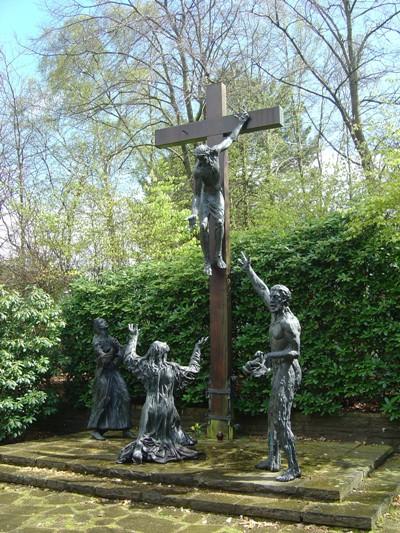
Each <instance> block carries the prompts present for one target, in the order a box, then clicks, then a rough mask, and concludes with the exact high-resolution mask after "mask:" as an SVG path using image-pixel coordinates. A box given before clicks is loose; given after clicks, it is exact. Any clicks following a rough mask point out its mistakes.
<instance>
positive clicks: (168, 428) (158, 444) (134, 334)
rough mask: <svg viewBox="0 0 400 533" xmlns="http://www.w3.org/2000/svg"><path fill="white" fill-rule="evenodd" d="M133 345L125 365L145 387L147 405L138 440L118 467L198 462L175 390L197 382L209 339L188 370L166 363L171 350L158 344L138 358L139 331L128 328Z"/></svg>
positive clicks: (126, 449)
mask: <svg viewBox="0 0 400 533" xmlns="http://www.w3.org/2000/svg"><path fill="white" fill-rule="evenodd" d="M129 331H130V334H131V338H130V341H129V343H128V345H127V347H126V351H125V364H126V366H127V368H128V369H129V370H130V371H131V372H133V373H134V374H135V375H136V376H137V377H138V378H139V380H140V381H141V382H142V383H143V385H144V387H145V389H146V401H145V403H144V405H143V408H142V413H141V416H140V425H139V433H138V435H137V438H136V440H134V441H133V442H131V443H130V444H128V445H127V446H125V447H124V448H123V449H122V450H121V452H120V454H119V458H118V463H142V462H145V461H147V462H155V463H162V464H164V463H167V462H169V461H180V460H182V459H197V458H198V457H200V453H199V452H198V451H197V450H194V449H190V448H188V446H193V445H194V444H196V441H195V440H194V439H193V438H192V437H190V435H187V434H186V433H185V432H184V431H183V429H182V427H181V422H180V417H179V414H178V411H177V410H176V407H175V402H174V389H175V388H183V387H184V386H185V385H186V384H188V383H190V382H191V381H193V380H194V378H195V376H196V374H197V373H198V372H199V370H200V357H201V347H202V346H203V344H204V343H205V342H206V341H207V338H202V339H200V340H199V341H198V342H197V343H196V344H195V347H194V350H193V353H192V356H191V358H190V362H189V365H188V366H181V365H179V364H178V363H172V362H169V361H167V354H168V352H169V346H168V344H166V343H165V342H159V341H155V342H153V343H152V345H151V346H150V348H149V349H148V351H147V353H146V354H145V355H144V356H143V357H140V356H138V355H137V354H136V345H137V339H138V336H139V330H138V328H137V326H132V324H130V325H129Z"/></svg>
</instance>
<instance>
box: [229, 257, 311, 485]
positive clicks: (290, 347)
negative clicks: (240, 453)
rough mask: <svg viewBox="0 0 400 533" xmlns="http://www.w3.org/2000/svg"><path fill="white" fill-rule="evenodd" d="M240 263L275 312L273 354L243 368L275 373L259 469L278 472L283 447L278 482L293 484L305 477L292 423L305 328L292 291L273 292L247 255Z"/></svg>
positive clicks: (261, 373) (277, 287)
mask: <svg viewBox="0 0 400 533" xmlns="http://www.w3.org/2000/svg"><path fill="white" fill-rule="evenodd" d="M239 262H240V265H241V267H242V268H243V270H244V271H245V272H246V273H247V274H248V276H249V278H250V281H251V283H252V285H253V287H254V290H255V291H256V293H257V294H258V295H259V296H260V297H261V299H262V300H263V302H264V303H265V305H266V306H267V308H268V309H269V311H270V312H271V323H270V327H269V335H270V343H271V351H270V352H267V353H263V352H257V353H256V354H255V357H254V359H252V360H251V361H248V362H247V363H246V364H245V365H244V367H243V371H244V372H245V373H246V374H247V375H251V376H254V377H259V376H264V375H265V374H266V373H267V372H272V384H271V395H270V399H269V406H268V458H267V459H266V460H264V461H261V462H259V463H258V464H257V465H256V468H259V469H262V470H270V471H271V472H278V471H279V470H280V468H281V461H280V448H282V449H283V451H284V452H285V455H286V457H287V461H288V468H287V470H285V471H284V472H283V473H282V474H281V475H280V476H278V477H277V478H276V480H277V481H292V480H293V479H296V478H298V477H300V476H301V472H300V468H299V465H298V463H297V458H296V450H295V438H294V435H293V433H292V428H291V423H290V415H291V410H292V404H293V398H294V394H295V392H296V390H297V389H298V388H299V386H300V383H301V369H300V365H299V361H298V358H299V355H300V331H301V328H300V324H299V321H298V320H297V318H296V317H295V316H294V314H293V313H292V311H291V310H290V308H289V301H290V298H291V293H290V290H289V289H288V288H287V287H285V286H284V285H274V286H273V287H272V288H271V290H270V289H269V288H268V287H267V285H266V284H265V283H264V282H263V281H262V280H261V279H260V278H259V277H258V276H257V274H256V273H255V272H254V270H253V269H252V267H251V263H250V259H248V258H247V257H246V256H245V255H244V253H243V252H242V258H241V259H240V260H239Z"/></svg>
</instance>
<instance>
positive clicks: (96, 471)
mask: <svg viewBox="0 0 400 533" xmlns="http://www.w3.org/2000/svg"><path fill="white" fill-rule="evenodd" d="M0 462H1V463H4V464H11V465H15V466H31V467H37V468H53V469H55V470H61V471H69V472H74V473H76V474H92V475H94V476H97V477H107V478H115V477H118V478H121V479H125V480H133V481H148V482H151V483H164V484H175V485H180V486H186V487H196V488H205V489H209V490H210V489H215V490H222V491H229V492H235V491H236V492H241V493H243V492H245V493H249V494H250V493H251V494H254V493H257V494H265V495H268V494H273V495H276V496H293V497H296V498H302V499H305V500H306V499H316V500H322V501H340V500H342V499H343V498H344V497H345V496H346V495H347V494H348V493H349V492H350V491H351V490H353V489H354V488H356V487H358V486H359V485H360V483H361V482H362V479H363V476H360V470H355V471H354V476H351V475H350V477H349V478H348V482H346V483H345V484H341V486H340V487H328V488H317V487H313V486H312V481H311V486H302V485H290V484H286V483H284V484H282V483H276V484H274V483H269V482H266V483H264V484H260V483H251V482H249V481H232V480H227V479H208V478H207V476H205V475H204V473H199V474H192V473H190V474H184V473H179V472H176V473H159V472H139V471H137V470H128V469H127V468H121V467H117V466H116V467H114V468H102V467H99V466H95V465H87V464H82V463H66V462H63V461H54V460H51V459H44V458H41V457H38V458H32V457H26V456H18V455H13V454H7V453H0Z"/></svg>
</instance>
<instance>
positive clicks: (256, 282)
mask: <svg viewBox="0 0 400 533" xmlns="http://www.w3.org/2000/svg"><path fill="white" fill-rule="evenodd" d="M239 265H240V266H241V267H242V269H243V270H244V271H245V272H246V273H247V275H248V276H249V278H250V281H251V284H252V285H253V287H254V290H255V291H256V293H257V294H258V295H259V296H260V298H261V300H262V301H263V302H264V303H265V305H266V306H267V307H268V309H270V305H269V304H270V296H269V288H268V287H267V285H266V284H265V283H264V282H263V280H262V279H260V278H259V277H258V276H257V274H256V273H255V272H254V270H253V269H252V267H251V262H250V258H247V257H246V256H245V254H244V253H243V252H241V257H240V258H239Z"/></svg>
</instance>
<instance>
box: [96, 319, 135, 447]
mask: <svg viewBox="0 0 400 533" xmlns="http://www.w3.org/2000/svg"><path fill="white" fill-rule="evenodd" d="M93 329H94V337H93V348H94V351H95V354H96V358H97V368H96V374H95V378H94V383H93V403H92V411H91V414H90V418H89V422H88V426H87V427H88V429H91V430H92V434H91V435H92V437H93V438H94V439H97V440H104V439H105V437H104V433H105V432H106V431H108V430H119V429H120V430H122V435H123V436H124V437H132V434H131V433H130V431H129V429H130V428H131V427H132V421H131V400H130V397H129V393H128V389H127V387H126V383H125V381H124V379H123V377H122V376H121V374H120V373H119V372H118V370H117V367H118V365H119V364H120V363H121V362H122V360H123V352H124V349H123V348H122V346H121V345H120V344H119V342H118V341H117V339H114V337H111V335H109V333H108V324H107V322H106V321H105V320H104V318H96V319H95V320H94V321H93Z"/></svg>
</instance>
